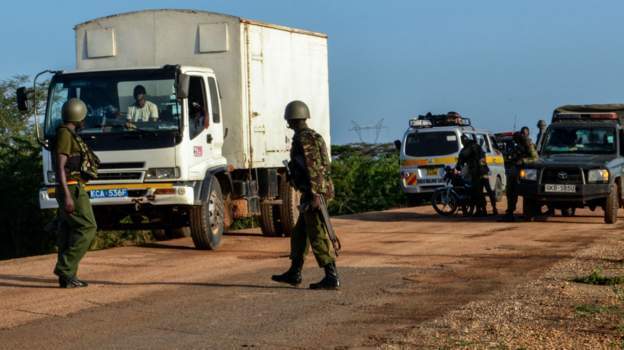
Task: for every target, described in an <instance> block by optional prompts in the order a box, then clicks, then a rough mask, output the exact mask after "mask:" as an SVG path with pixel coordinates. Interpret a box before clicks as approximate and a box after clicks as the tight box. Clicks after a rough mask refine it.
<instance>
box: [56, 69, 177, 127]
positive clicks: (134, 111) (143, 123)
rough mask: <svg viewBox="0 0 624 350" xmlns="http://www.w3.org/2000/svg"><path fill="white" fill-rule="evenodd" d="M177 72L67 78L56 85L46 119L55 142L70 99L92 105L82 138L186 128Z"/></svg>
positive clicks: (161, 71)
mask: <svg viewBox="0 0 624 350" xmlns="http://www.w3.org/2000/svg"><path fill="white" fill-rule="evenodd" d="M174 86H175V84H174V71H173V70H170V69H142V70H133V71H112V72H111V71H109V72H93V73H76V74H66V75H60V76H56V77H54V79H53V80H52V82H51V85H50V90H49V92H50V93H49V98H48V108H47V115H46V120H45V134H46V137H48V138H50V137H53V136H54V135H55V134H56V129H57V127H58V126H59V125H60V124H61V123H62V115H61V109H62V106H63V103H64V102H65V101H67V100H68V99H70V98H73V97H77V98H80V99H81V100H82V101H83V102H84V103H85V104H86V105H87V117H86V119H85V125H84V128H83V129H81V131H80V133H82V134H91V135H94V137H97V135H106V134H133V133H134V134H136V133H139V132H142V131H147V132H148V133H149V134H156V133H160V132H167V131H168V132H172V131H178V130H179V129H180V112H181V109H180V104H179V103H178V100H177V98H176V95H175V89H174Z"/></svg>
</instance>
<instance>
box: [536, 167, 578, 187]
mask: <svg viewBox="0 0 624 350" xmlns="http://www.w3.org/2000/svg"><path fill="white" fill-rule="evenodd" d="M542 183H544V184H582V183H583V173H582V172H581V169H579V168H556V169H549V168H546V169H544V170H543V173H542Z"/></svg>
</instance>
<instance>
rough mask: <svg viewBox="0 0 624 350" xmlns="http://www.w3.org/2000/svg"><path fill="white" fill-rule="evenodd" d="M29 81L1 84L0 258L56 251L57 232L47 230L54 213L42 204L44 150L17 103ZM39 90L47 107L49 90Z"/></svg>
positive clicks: (5, 81) (31, 124)
mask: <svg viewBox="0 0 624 350" xmlns="http://www.w3.org/2000/svg"><path fill="white" fill-rule="evenodd" d="M27 82H28V78H27V77H25V76H18V77H15V78H12V79H9V80H4V81H1V82H0V222H1V223H2V228H1V229H0V259H8V258H14V257H19V256H27V255H34V254H43V253H48V252H50V251H51V250H52V248H53V241H54V236H53V233H49V232H46V231H45V230H44V227H45V225H46V224H47V223H49V222H50V221H51V219H52V215H53V213H51V212H49V211H42V210H41V209H39V203H38V193H39V188H40V186H41V183H42V181H43V175H42V170H41V169H42V166H41V149H40V147H39V146H38V145H37V142H36V140H35V137H34V124H33V123H32V120H31V118H30V115H29V114H24V113H21V112H19V111H18V110H17V107H16V103H15V91H16V88H17V87H18V86H20V85H24V84H25V83H27ZM44 84H45V83H44ZM44 84H42V87H43V85H44ZM38 91H39V94H40V95H39V96H38V100H39V101H41V104H43V103H44V102H43V101H45V96H43V94H45V89H43V88H40V89H38Z"/></svg>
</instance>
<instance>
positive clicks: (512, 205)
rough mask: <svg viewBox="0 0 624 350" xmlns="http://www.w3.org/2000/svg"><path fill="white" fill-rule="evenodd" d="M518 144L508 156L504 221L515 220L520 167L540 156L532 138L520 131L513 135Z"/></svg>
mask: <svg viewBox="0 0 624 350" xmlns="http://www.w3.org/2000/svg"><path fill="white" fill-rule="evenodd" d="M513 140H514V142H515V144H516V146H515V147H514V149H513V151H512V152H511V153H510V154H509V155H508V156H507V159H505V162H506V163H507V164H506V166H505V168H506V169H507V172H508V173H507V191H506V192H507V212H506V214H505V216H504V217H503V221H515V217H514V212H515V211H516V204H517V203H518V192H517V185H518V176H519V173H520V167H522V166H523V165H525V164H529V163H532V162H534V161H536V160H537V159H538V158H539V156H538V154H537V151H536V150H535V146H534V145H533V143H532V142H531V140H530V139H529V138H528V137H527V136H525V135H523V134H522V133H520V132H516V133H514V135H513Z"/></svg>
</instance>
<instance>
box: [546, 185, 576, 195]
mask: <svg viewBox="0 0 624 350" xmlns="http://www.w3.org/2000/svg"><path fill="white" fill-rule="evenodd" d="M544 191H545V192H556V193H576V185H545V188H544Z"/></svg>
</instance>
